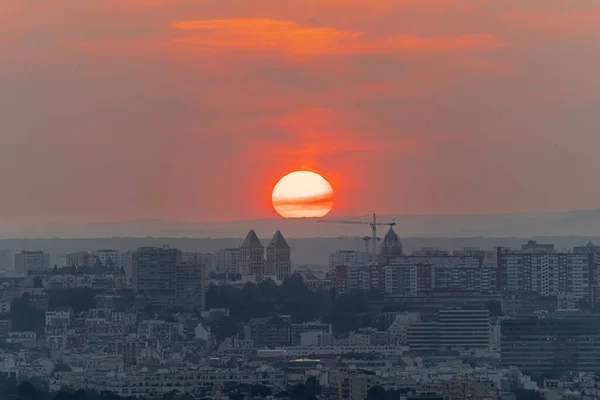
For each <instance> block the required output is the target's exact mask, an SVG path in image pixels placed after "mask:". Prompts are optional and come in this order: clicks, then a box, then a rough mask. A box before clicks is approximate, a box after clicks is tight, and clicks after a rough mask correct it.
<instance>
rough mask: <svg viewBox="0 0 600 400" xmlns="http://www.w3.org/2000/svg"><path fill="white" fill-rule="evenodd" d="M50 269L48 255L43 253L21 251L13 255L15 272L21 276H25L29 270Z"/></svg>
mask: <svg viewBox="0 0 600 400" xmlns="http://www.w3.org/2000/svg"><path fill="white" fill-rule="evenodd" d="M44 268H50V254H48V253H44V252H43V251H41V250H40V251H27V250H23V251H21V252H20V253H17V254H15V271H16V272H18V273H21V274H23V275H26V274H27V271H28V270H29V269H44Z"/></svg>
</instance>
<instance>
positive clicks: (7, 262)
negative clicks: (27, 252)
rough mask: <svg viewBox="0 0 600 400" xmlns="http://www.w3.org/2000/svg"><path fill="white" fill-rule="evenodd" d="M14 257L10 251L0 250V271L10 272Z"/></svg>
mask: <svg viewBox="0 0 600 400" xmlns="http://www.w3.org/2000/svg"><path fill="white" fill-rule="evenodd" d="M13 263H14V257H13V254H12V251H10V250H0V270H1V271H10V270H12V269H13Z"/></svg>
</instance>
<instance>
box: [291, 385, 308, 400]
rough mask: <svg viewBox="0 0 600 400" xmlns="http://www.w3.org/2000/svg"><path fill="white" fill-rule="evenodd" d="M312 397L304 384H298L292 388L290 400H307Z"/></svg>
mask: <svg viewBox="0 0 600 400" xmlns="http://www.w3.org/2000/svg"><path fill="white" fill-rule="evenodd" d="M309 395H310V393H309V391H308V388H307V387H306V385H305V384H304V383H298V384H296V385H294V387H293V388H292V393H291V395H290V398H291V399H292V400H307V399H308V396H309Z"/></svg>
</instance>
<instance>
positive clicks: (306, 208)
mask: <svg viewBox="0 0 600 400" xmlns="http://www.w3.org/2000/svg"><path fill="white" fill-rule="evenodd" d="M272 201H273V208H275V211H277V213H279V215H281V216H282V217H284V218H320V217H324V216H325V215H327V214H328V213H329V211H331V209H332V208H333V188H332V187H331V185H330V184H329V182H327V180H326V179H325V178H323V177H322V176H321V175H319V174H317V173H314V172H310V171H296V172H292V173H290V174H287V175H286V176H284V177H283V178H281V180H280V181H279V182H277V184H276V185H275V188H274V189H273V195H272Z"/></svg>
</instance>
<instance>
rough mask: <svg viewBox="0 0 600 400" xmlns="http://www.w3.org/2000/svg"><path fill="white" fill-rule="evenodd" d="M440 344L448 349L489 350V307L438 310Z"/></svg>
mask: <svg viewBox="0 0 600 400" xmlns="http://www.w3.org/2000/svg"><path fill="white" fill-rule="evenodd" d="M438 323H439V328H440V345H441V347H442V348H446V349H469V350H475V349H479V350H488V349H489V348H490V344H491V324H490V312H489V311H488V310H487V309H470V308H464V307H455V308H447V309H444V310H440V311H439V312H438Z"/></svg>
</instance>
